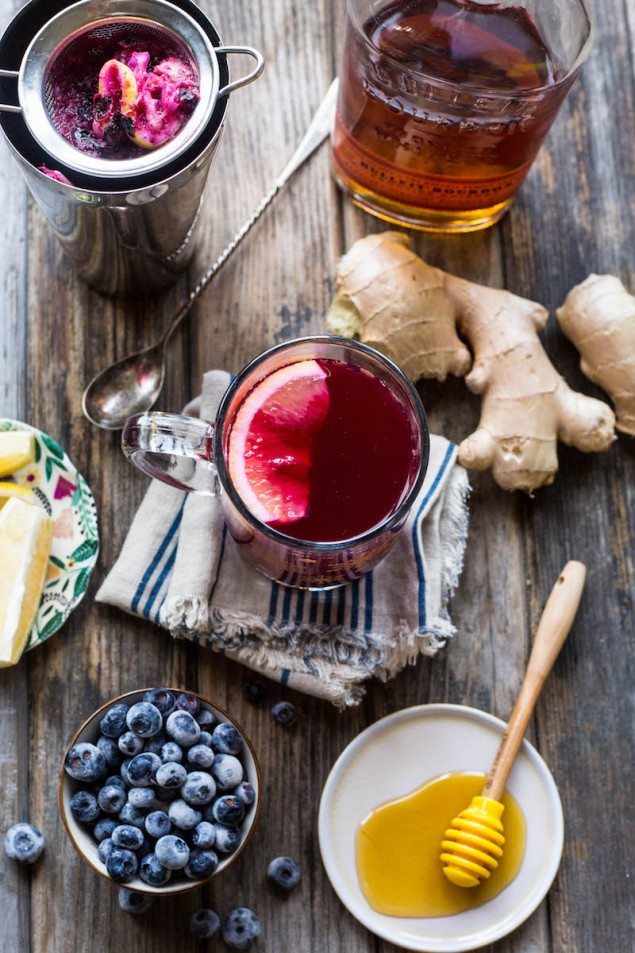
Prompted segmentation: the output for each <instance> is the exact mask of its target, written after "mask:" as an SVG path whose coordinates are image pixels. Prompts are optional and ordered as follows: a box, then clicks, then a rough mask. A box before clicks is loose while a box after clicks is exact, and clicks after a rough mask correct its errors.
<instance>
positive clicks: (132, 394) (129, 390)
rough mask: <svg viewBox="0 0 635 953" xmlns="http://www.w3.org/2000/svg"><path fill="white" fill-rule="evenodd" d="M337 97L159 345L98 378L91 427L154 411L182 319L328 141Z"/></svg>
mask: <svg viewBox="0 0 635 953" xmlns="http://www.w3.org/2000/svg"><path fill="white" fill-rule="evenodd" d="M336 96H337V80H333V82H332V83H331V85H330V86H329V89H328V92H327V94H326V96H325V97H324V99H323V100H322V102H321V103H320V106H319V107H318V110H317V112H316V114H315V116H314V117H313V119H312V121H311V124H310V126H309V128H308V129H307V132H306V134H305V136H304V138H303V139H302V142H301V143H300V145H299V146H298V148H297V150H296V152H295V153H294V155H293V157H292V159H291V161H290V162H289V163H288V165H287V166H286V168H285V169H284V171H283V172H282V174H281V175H280V176H279V177H278V178H277V179H276V181H275V182H274V184H273V185H272V186H271V188H270V189H269V191H268V192H267V194H266V195H265V197H264V198H263V199H262V201H261V202H260V204H259V205H258V207H257V208H256V209H255V210H254V211H253V213H252V215H251V216H250V217H249V218H248V219H247V221H246V222H245V223H244V225H243V226H242V228H240V230H239V231H238V232H237V233H236V235H235V236H234V237H233V238H232V240H231V242H230V243H229V245H227V247H226V248H225V250H224V251H223V252H222V253H221V255H219V257H218V258H217V259H216V261H215V262H214V264H213V265H212V266H211V268H210V269H209V270H208V271H206V272H205V274H204V275H203V276H202V277H201V279H200V280H199V282H198V284H197V285H196V287H195V288H194V289H193V291H191V292H190V294H189V297H188V298H187V300H186V301H185V302H184V303H183V305H182V306H181V308H180V309H179V310H178V312H177V314H176V316H175V318H174V320H173V321H172V324H171V325H170V326H169V328H168V329H167V330H166V331H165V332H164V334H163V335H162V336H161V338H160V339H159V340H158V341H157V342H156V344H153V345H151V346H150V347H148V348H145V349H144V350H143V351H137V352H136V353H135V354H130V355H129V356H128V357H125V358H123V359H122V360H119V361H115V362H114V363H113V364H111V365H110V366H109V367H107V368H105V370H103V371H101V372H100V373H99V374H97V375H96V377H93V379H92V381H91V382H90V383H89V384H88V386H87V388H86V390H85V391H84V395H83V397H82V410H83V411H84V416H86V417H87V418H88V419H89V420H90V422H91V423H93V424H95V425H96V426H97V427H101V428H102V429H103V430H121V429H122V428H123V425H124V424H125V422H126V420H127V419H128V418H129V417H132V415H133V414H140V413H143V412H144V411H146V410H149V409H150V407H152V405H153V404H154V403H155V401H156V399H157V397H158V396H159V394H160V393H161V388H162V387H163V381H164V379H165V352H166V348H167V346H168V344H169V342H170V339H171V338H172V335H173V334H174V332H175V331H176V329H177V328H178V326H179V325H180V323H181V321H182V320H183V318H184V317H185V316H186V315H187V314H189V312H190V308H191V307H192V305H193V304H194V302H195V301H196V300H197V299H198V298H200V296H201V295H202V294H203V292H204V291H205V289H206V288H207V286H208V284H209V283H210V281H211V280H212V278H214V277H215V275H217V274H218V272H219V271H220V270H221V268H222V267H223V265H224V264H225V262H226V261H228V259H229V258H230V257H231V256H232V255H233V253H234V252H235V251H236V249H237V248H238V246H239V245H240V243H241V242H242V240H243V239H244V238H245V237H246V236H247V235H248V234H249V232H250V231H251V229H252V228H253V226H254V225H255V224H256V222H257V221H258V219H259V218H260V216H261V215H262V213H263V212H264V211H265V210H266V209H267V208H268V207H269V205H270V204H271V203H272V202H273V200H274V198H275V197H276V195H277V194H278V192H279V191H280V190H281V189H282V187H283V186H284V185H285V184H286V183H287V182H288V180H289V179H290V178H291V176H292V175H293V174H294V172H296V171H297V170H298V169H299V168H300V166H301V165H303V163H304V162H306V160H307V159H308V158H309V157H310V156H311V155H313V153H314V152H315V150H316V149H317V148H318V146H320V145H321V144H322V143H323V142H324V140H325V139H326V137H327V136H328V135H329V133H330V131H331V127H332V124H333V117H334V115H335V100H336Z"/></svg>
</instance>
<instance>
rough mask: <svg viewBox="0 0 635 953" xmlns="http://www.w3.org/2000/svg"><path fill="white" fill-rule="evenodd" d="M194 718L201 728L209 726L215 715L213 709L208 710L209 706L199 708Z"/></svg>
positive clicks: (212, 722)
mask: <svg viewBox="0 0 635 953" xmlns="http://www.w3.org/2000/svg"><path fill="white" fill-rule="evenodd" d="M196 720H197V722H198V723H199V725H200V726H201V728H210V727H211V726H212V725H213V724H214V722H215V721H216V715H215V714H214V712H213V711H210V710H209V708H201V710H200V711H199V713H198V715H197V716H196Z"/></svg>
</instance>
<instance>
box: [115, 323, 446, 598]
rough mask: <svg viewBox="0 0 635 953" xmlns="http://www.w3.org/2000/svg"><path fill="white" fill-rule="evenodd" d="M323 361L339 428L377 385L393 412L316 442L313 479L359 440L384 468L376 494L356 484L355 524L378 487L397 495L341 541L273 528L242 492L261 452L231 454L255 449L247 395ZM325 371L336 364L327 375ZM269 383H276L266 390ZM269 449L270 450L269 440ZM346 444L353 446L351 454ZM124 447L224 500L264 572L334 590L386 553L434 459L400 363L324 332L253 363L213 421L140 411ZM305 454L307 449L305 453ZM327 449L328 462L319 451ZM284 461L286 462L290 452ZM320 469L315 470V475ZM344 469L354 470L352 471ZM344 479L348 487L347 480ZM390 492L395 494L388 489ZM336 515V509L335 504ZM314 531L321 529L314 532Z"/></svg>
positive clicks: (167, 479) (143, 464) (146, 467)
mask: <svg viewBox="0 0 635 953" xmlns="http://www.w3.org/2000/svg"><path fill="white" fill-rule="evenodd" d="M300 362H306V363H305V364H300ZM314 362H316V363H314ZM320 362H322V363H320ZM316 366H317V367H318V370H319V373H320V374H323V375H324V378H325V380H328V382H329V387H331V390H330V391H328V394H329V396H328V401H329V403H328V407H329V411H328V412H330V408H333V412H334V413H335V411H336V410H341V413H338V414H337V415H336V416H335V417H333V418H331V419H332V420H334V421H335V423H334V424H332V426H339V420H340V418H341V419H342V420H347V421H348V420H349V418H350V419H351V420H353V421H354V419H355V418H354V417H351V414H356V413H357V412H358V411H357V410H356V409H355V408H356V407H357V405H358V404H360V402H361V406H362V410H361V411H360V416H359V419H360V420H362V419H364V414H367V413H368V407H369V406H375V405H374V404H373V405H371V404H369V403H368V399H369V398H368V396H367V394H366V389H367V388H368V387H371V389H372V393H371V395H370V399H372V400H373V401H376V400H381V401H383V402H384V403H382V404H378V405H377V406H379V407H384V406H385V407H386V408H387V410H386V414H384V413H383V411H381V410H380V411H378V412H377V413H376V414H375V415H374V417H373V428H372V429H371V430H364V429H363V428H359V429H356V428H354V429H353V430H352V431H351V433H350V436H349V438H346V439H342V440H340V442H339V444H340V445H335V443H334V442H333V441H331V438H330V434H331V433H332V431H328V433H329V436H328V437H326V438H324V440H326V441H328V442H326V443H323V444H322V445H321V447H320V445H319V444H318V443H315V447H317V450H314V458H313V462H312V463H311V470H310V473H309V481H310V479H311V478H312V479H313V480H314V483H315V481H316V480H319V479H322V478H325V479H329V478H330V477H329V475H332V476H333V475H334V476H335V477H336V476H337V474H332V473H331V471H332V470H333V469H334V468H335V469H336V468H337V459H339V457H338V456H337V455H338V454H339V455H340V457H341V459H342V460H343V461H344V462H343V463H342V466H343V467H346V465H347V464H346V462H345V461H346V460H347V459H349V458H350V453H349V457H347V455H346V453H347V452H348V451H349V450H350V448H351V447H354V446H355V445H356V441H357V445H358V446H359V447H360V448H361V450H362V451H363V452H364V453H366V452H367V453H368V454H370V456H369V457H368V459H369V460H370V461H371V463H372V466H371V467H370V469H369V471H368V472H369V473H370V472H375V470H374V469H373V468H380V469H379V470H378V471H377V472H381V473H384V472H385V473H386V487H382V486H380V485H379V483H381V480H380V481H377V480H376V481H375V482H374V483H372V485H369V486H368V494H365V493H364V492H359V490H358V487H357V485H356V486H355V488H354V491H353V492H352V493H351V498H350V501H349V502H350V507H351V509H350V525H354V521H355V520H362V519H364V518H365V512H364V507H366V506H367V505H370V504H369V503H368V500H369V499H374V498H375V496H376V495H377V494H379V495H380V496H381V493H382V492H383V491H384V490H386V493H388V492H390V493H394V505H392V506H391V508H390V509H389V511H388V512H387V514H386V515H384V516H383V517H382V518H381V519H380V520H379V521H375V522H374V523H373V525H369V526H364V525H363V523H359V524H358V526H357V528H358V529H361V531H359V532H355V533H354V534H352V535H350V536H348V537H346V538H339V537H338V534H337V533H336V532H331V537H332V538H331V539H329V538H327V539H321V538H320V539H315V538H298V537H297V536H295V535H291V533H292V532H293V522H289V523H288V524H287V525H285V526H283V527H282V528H281V526H280V524H279V523H278V524H276V525H271V523H270V522H266V521H265V520H264V519H263V518H262V517H261V514H259V513H257V512H254V510H258V508H259V506H260V504H259V503H258V501H256V503H255V504H253V505H252V504H251V503H250V505H247V503H246V501H245V499H244V497H245V496H248V492H247V490H245V491H244V492H242V493H241V491H240V490H239V488H238V486H237V483H240V484H241V486H245V484H244V483H242V474H243V472H244V471H246V468H247V463H246V462H245V461H247V460H248V458H249V461H251V459H252V454H251V451H248V450H245V453H244V454H243V455H242V457H241V458H240V460H241V461H242V462H239V463H238V464H234V462H233V461H234V460H235V459H236V458H235V457H234V456H232V454H234V452H235V451H234V447H235V446H237V445H240V446H244V447H245V448H246V447H247V446H248V444H247V443H246V442H245V443H240V441H241V440H242V437H241V433H242V432H243V429H244V428H243V427H242V425H241V424H240V421H242V419H243V417H244V416H245V414H246V413H248V412H247V411H245V412H244V413H243V412H242V408H247V407H248V406H249V405H248V404H247V403H246V402H247V400H248V398H249V397H250V395H254V394H258V395H259V394H260V393H261V389H262V388H261V385H263V386H264V385H267V382H268V381H274V380H277V379H278V378H279V377H280V374H284V375H285V376H290V377H292V378H293V377H294V375H297V376H299V374H298V372H297V368H300V369H302V368H306V369H310V368H311V367H313V368H314V367H316ZM289 368H291V371H292V373H291V374H290V375H289V374H287V373H286V371H285V369H289ZM324 368H328V374H327V372H326V371H324V370H323V369H324ZM335 372H337V373H335ZM360 374H361V375H362V377H361V378H360V376H359V375H360ZM274 375H276V377H274ZM314 376H315V375H314ZM337 382H339V383H337ZM335 383H337V386H338V388H339V389H338V390H337V392H336V391H335V390H333V389H332V388H333V387H335ZM317 386H319V387H322V383H321V382H320V381H318V385H317ZM267 387H268V385H267V386H266V387H265V389H267ZM324 387H326V384H324ZM360 388H361V390H360ZM321 393H323V391H322V390H320V394H321ZM324 393H327V392H326V391H324ZM336 397H337V406H336ZM252 402H253V398H252ZM268 406H272V405H268ZM279 410H280V413H282V414H284V413H286V412H287V406H286V404H285V405H283V404H280V407H279ZM249 413H251V412H250V411H249ZM325 413H326V411H325ZM395 414H399V415H400V417H399V428H401V429H399V428H396V427H395V425H394V423H393V422H391V421H393V420H396V419H397V418H396V417H395ZM386 415H387V416H386ZM390 415H392V417H390ZM256 419H257V418H256V417H255V416H254V417H252V418H251V420H252V424H251V425H250V426H252V427H253V426H254V424H253V421H254V420H256ZM324 419H326V418H324ZM237 420H238V421H239V423H237ZM382 426H383V427H384V430H385V434H384V439H385V441H388V443H385V444H384V445H382V444H381V442H378V441H381V439H382V437H381V431H382ZM324 432H327V431H324ZM290 433H291V440H293V435H294V434H295V433H296V431H295V430H292V431H290ZM236 434H238V435H237V436H236ZM395 434H397V435H398V436H395ZM402 437H403V439H402ZM315 439H317V438H315ZM396 440H400V441H401V442H400V444H399V445H395V441H396ZM390 441H392V442H393V443H392V447H393V450H394V451H395V455H394V459H395V460H399V461H401V463H400V466H401V470H400V471H399V473H400V479H401V477H403V485H400V484H398V483H397V482H395V481H393V482H394V487H393V486H390V487H388V483H389V481H390V479H392V476H391V474H392V472H393V470H394V467H395V466H396V464H394V460H393V455H392V451H391V452H390V453H388V452H385V450H386V447H389V446H391V444H390ZM263 446H264V451H265V457H266V455H267V442H266V438H264V442H263ZM271 446H272V451H271V452H272V453H273V456H274V459H275V460H276V462H279V461H278V457H276V452H277V451H276V447H275V446H274V445H273V444H271ZM342 446H345V447H346V452H344V453H343V454H342V452H341V447H342ZM381 446H384V452H383V453H379V452H377V454H376V453H375V447H381ZM122 447H123V450H124V453H125V454H126V456H127V457H128V458H129V459H130V460H131V461H132V462H133V463H134V464H135V465H136V466H137V467H139V469H140V470H143V472H144V473H147V474H149V475H150V476H152V477H155V478H157V479H159V480H162V481H163V482H164V483H168V484H169V485H171V486H174V487H177V488H179V489H182V490H188V491H192V492H195V493H202V494H205V495H208V496H217V497H219V498H220V501H221V505H222V507H223V515H224V518H225V522H226V524H227V527H228V529H229V532H230V534H231V536H232V537H233V539H234V540H235V542H236V544H237V545H238V547H239V551H240V553H241V554H242V556H243V557H244V558H245V559H247V560H248V562H250V563H251V564H252V565H253V566H255V568H256V569H258V570H259V571H260V572H261V573H263V574H264V575H265V576H268V577H269V578H270V579H273V580H275V581H276V582H278V583H281V584H282V585H286V586H291V587H293V588H303V589H316V590H317V589H329V588H332V587H335V586H340V585H343V584H345V583H347V582H351V581H353V580H355V579H358V578H359V577H360V576H362V575H363V574H364V573H366V572H368V571H369V570H370V569H372V568H373V567H374V566H376V565H377V563H378V562H379V561H380V560H381V559H382V558H383V557H384V556H385V555H386V553H387V552H388V550H389V549H390V547H391V546H392V544H393V542H394V541H395V538H396V535H397V533H398V532H399V530H400V528H401V527H402V526H403V523H404V521H405V519H406V517H407V515H408V512H409V511H410V508H411V506H412V504H413V503H414V501H415V499H416V497H417V494H418V493H419V490H420V489H421V485H422V483H423V479H424V476H425V473H426V469H427V465H428V455H429V433H428V425H427V420H426V415H425V411H424V409H423V406H422V404H421V400H420V398H419V395H418V394H417V392H416V390H415V389H414V387H413V385H412V384H411V383H410V381H409V380H408V379H407V377H406V376H405V375H404V374H403V372H402V371H401V370H400V369H399V368H398V367H397V366H396V364H393V362H392V361H390V360H389V359H388V358H386V357H384V355H382V354H380V353H379V352H378V351H376V350H374V349H373V348H371V347H368V346H367V345H365V344H360V343H358V342H356V341H351V340H348V339H346V338H338V337H335V336H330V335H324V336H316V337H307V338H299V339H297V340H294V341H289V342H285V343H283V344H279V345H276V346H275V347H272V348H270V349H269V350H268V351H265V352H264V353H263V354H261V355H260V356H259V357H256V358H255V359H254V360H253V361H251V363H249V364H247V366H246V367H244V368H243V370H242V371H241V372H240V373H239V374H238V376H237V377H236V378H235V379H234V380H233V381H232V383H231V384H230V386H229V388H228V390H227V391H226V393H225V395H224V396H223V399H222V401H221V403H220V406H219V408H218V413H217V415H216V420H215V421H214V422H213V423H212V422H209V421H204V420H199V419H196V418H192V417H187V416H183V415H178V414H164V413H145V414H138V415H137V416H135V417H131V418H130V420H128V421H127V423H126V425H125V427H124V431H123V436H122ZM302 452H303V451H302V449H301V451H300V453H301V455H302ZM318 453H319V454H321V455H322V457H323V459H321V458H318V456H317V454H318ZM230 457H231V461H230ZM302 459H304V458H302ZM333 460H335V463H334V462H333ZM282 463H283V466H284V458H283V461H282ZM349 463H350V459H349ZM233 466H235V469H234V475H233V476H232V473H231V472H230V469H231V467H233ZM325 468H326V471H327V473H326V475H325V473H324V471H325ZM358 469H359V467H358ZM314 472H315V476H312V474H313V473H314ZM395 472H396V471H395ZM342 473H344V475H345V471H342ZM340 476H341V474H340ZM364 476H365V474H364ZM342 485H346V483H345V481H344V483H343V484H342ZM395 487H396V489H395ZM249 492H251V491H249ZM345 497H346V495H345V494H343V500H344V502H342V501H339V502H338V504H337V505H339V506H340V507H342V506H343V507H345V510H342V511H341V512H343V513H344V515H345V516H346V517H347V518H346V519H345V520H344V522H343V523H342V524H341V525H342V526H346V525H349V521H348V516H349V502H347V501H346V498H345ZM384 497H385V498H386V499H387V498H388V497H387V496H386V494H385V493H384ZM285 499H286V497H285ZM329 499H330V497H329ZM390 499H391V500H392V499H393V497H392V496H391V497H390ZM358 511H359V512H358ZM334 513H335V514H336V513H337V509H336V507H335V504H334ZM316 516H317V519H318V522H317V525H318V527H321V526H328V524H329V517H330V516H331V514H330V513H329V512H328V511H327V512H325V513H323V514H320V513H317V514H316ZM334 518H337V516H335V517H334ZM306 520H307V517H305V519H304V521H302V520H301V521H300V522H298V523H297V527H302V526H305V525H309V526H310V525H311V524H310V520H309V523H308V524H307V522H306ZM362 527H363V528H362ZM285 529H286V532H285ZM296 531H297V530H296ZM315 535H316V533H315V531H314V530H313V531H312V533H311V536H312V537H314V536H315Z"/></svg>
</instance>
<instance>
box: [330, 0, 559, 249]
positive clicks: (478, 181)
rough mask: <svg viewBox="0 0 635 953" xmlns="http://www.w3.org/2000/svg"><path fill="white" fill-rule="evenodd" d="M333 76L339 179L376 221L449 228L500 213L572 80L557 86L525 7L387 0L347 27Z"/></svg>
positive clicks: (471, 225) (469, 0)
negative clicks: (336, 92)
mask: <svg viewBox="0 0 635 953" xmlns="http://www.w3.org/2000/svg"><path fill="white" fill-rule="evenodd" d="M340 78H341V82H340V94H339V101H338V110H337V118H336V124H335V129H334V133H333V140H332V144H333V164H334V171H335V174H336V177H337V178H338V179H339V181H340V183H341V184H342V185H343V186H344V188H345V189H346V190H347V191H349V192H350V193H352V194H353V196H354V197H355V198H356V199H357V200H358V201H359V202H360V204H362V205H364V206H366V207H367V208H368V209H369V210H370V211H373V212H375V213H376V214H378V215H380V216H381V217H383V218H386V219H388V220H394V221H397V222H409V223H410V224H413V225H415V226H417V225H418V226H419V227H422V228H426V227H427V228H431V229H436V228H439V229H441V230H449V231H452V230H471V229H475V228H482V227H485V226H487V225H489V224H491V223H492V221H495V220H496V219H497V218H498V217H500V215H501V214H502V212H503V211H504V210H505V208H506V207H507V205H508V204H509V202H510V200H511V197H512V196H513V194H514V193H515V191H516V190H517V188H518V186H519V185H520V183H521V182H522V180H523V179H524V177H525V175H526V174H527V172H528V170H529V167H530V165H531V163H532V161H533V159H534V158H535V156H536V153H537V151H538V149H539V147H540V144H541V142H542V140H543V138H544V136H545V135H546V133H547V130H548V129H549V127H550V125H551V123H552V122H553V120H554V118H555V115H556V112H557V110H558V108H559V106H560V104H561V102H562V100H563V98H564V96H565V95H566V93H567V91H568V89H569V86H570V85H571V82H572V81H573V78H574V74H572V75H571V76H570V77H568V78H567V80H566V81H565V82H558V80H559V79H560V78H561V77H560V76H559V75H558V70H557V68H556V67H555V66H554V64H553V62H552V59H551V56H550V53H549V49H548V46H547V43H546V41H545V40H543V38H542V37H541V35H540V33H539V31H538V28H537V27H536V25H535V24H534V23H533V22H532V20H531V19H530V17H529V16H528V14H527V13H526V12H525V11H524V10H522V9H519V8H513V9H510V8H507V9H504V8H503V7H502V6H501V7H500V8H499V7H498V6H496V5H493V4H487V5H486V6H484V5H483V4H480V3H477V2H473V0H407V2H405V0H396V2H394V3H391V4H389V5H388V6H386V7H384V9H383V10H381V11H380V12H379V13H378V14H376V15H374V16H373V17H371V18H370V19H368V20H367V21H366V23H364V24H363V26H362V27H361V30H360V29H359V28H357V27H355V26H354V25H353V24H352V23H351V22H350V20H349V23H348V26H347V37H346V43H345V52H344V60H343V65H342V71H341V77H340Z"/></svg>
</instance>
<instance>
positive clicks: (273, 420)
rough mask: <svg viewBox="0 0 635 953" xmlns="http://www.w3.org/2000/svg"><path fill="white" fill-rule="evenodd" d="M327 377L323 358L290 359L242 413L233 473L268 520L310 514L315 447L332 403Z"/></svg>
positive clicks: (231, 450)
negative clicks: (308, 510) (311, 473)
mask: <svg viewBox="0 0 635 953" xmlns="http://www.w3.org/2000/svg"><path fill="white" fill-rule="evenodd" d="M326 377H327V375H326V371H325V370H324V369H323V368H322V367H320V365H319V364H318V362H317V361H298V362H297V363H295V364H288V365H287V366H286V367H281V368H280V369H279V370H277V371H274V373H273V374H271V375H270V376H269V377H266V378H265V379H264V380H263V381H261V382H260V383H259V384H257V385H256V387H254V389H253V390H252V391H251V392H250V394H249V395H248V396H247V397H246V399H245V400H244V401H243V403H242V404H241V406H240V408H239V410H238V413H237V414H236V417H235V419H234V423H233V426H232V429H231V433H230V436H229V446H228V453H227V458H228V461H227V462H228V468H229V473H230V476H231V478H232V480H233V482H234V486H235V487H236V489H237V491H238V493H239V494H240V496H241V498H242V500H243V502H244V503H245V505H246V506H247V508H248V509H249V510H250V511H251V512H252V513H253V515H254V516H255V517H256V518H257V519H259V520H261V521H262V522H263V523H281V524H284V523H292V522H293V521H295V520H298V519H302V517H303V516H304V515H305V514H306V511H307V507H308V502H309V474H310V470H311V463H312V459H311V451H312V448H313V444H314V440H315V435H316V434H317V432H318V430H319V429H320V426H321V425H322V424H323V422H324V420H325V418H326V414H327V412H328V407H329V392H328V387H327V384H326Z"/></svg>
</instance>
